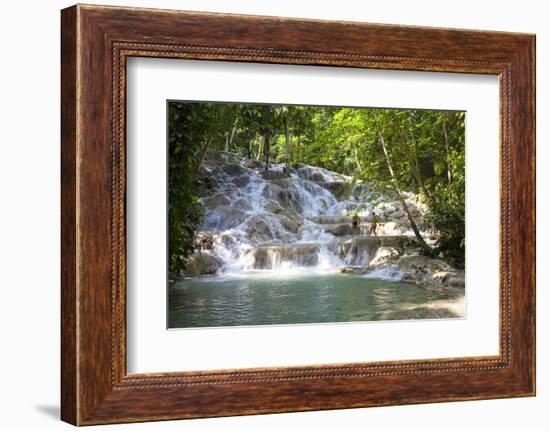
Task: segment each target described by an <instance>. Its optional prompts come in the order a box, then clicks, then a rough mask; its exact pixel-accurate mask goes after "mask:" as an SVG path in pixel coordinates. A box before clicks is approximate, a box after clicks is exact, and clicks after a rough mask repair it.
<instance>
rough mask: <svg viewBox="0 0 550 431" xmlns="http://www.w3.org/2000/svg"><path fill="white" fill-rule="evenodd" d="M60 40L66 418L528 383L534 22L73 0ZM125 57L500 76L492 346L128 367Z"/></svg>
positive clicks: (345, 404)
mask: <svg viewBox="0 0 550 431" xmlns="http://www.w3.org/2000/svg"><path fill="white" fill-rule="evenodd" d="M61 46H62V63H61V70H62V94H61V106H62V115H61V117H62V134H61V136H62V154H61V160H62V184H61V186H62V241H61V243H62V247H61V249H62V295H61V301H62V304H61V306H62V327H61V331H62V346H61V349H62V373H61V374H62V381H61V384H62V400H61V405H62V407H61V415H62V419H63V420H65V421H67V422H70V423H72V424H76V425H88V424H100V423H112V422H137V421H146V420H161V419H176V418H190V417H207V416H223V415H239V414H256V413H272V412H287V411H305V410H318V409H337V408H351V407H365V406H379V405H390V404H411V403H424V402H440V401H449V400H471V399H481V398H501V397H511V396H529V395H534V393H535V172H534V169H535V141H534V139H535V138H534V130H535V126H534V118H535V113H534V110H535V107H534V99H535V87H534V85H535V77H534V73H535V72H534V70H535V37H534V36H533V35H525V34H511V33H497V32H480V31H466V30H448V29H433V28H421V27H401V26H388V25H375V24H362V23H350V22H330V21H311V20H295V19H285V18H272V17H252V16H240V15H218V14H204V13H189V12H176V11H163V10H146V9H130V8H116V7H100V6H80V5H79V6H73V7H71V8H68V9H65V10H63V11H62V32H61ZM129 56H147V57H166V58H185V59H199V60H205V61H207V60H223V61H241V62H262V63H285V64H302V65H333V66H346V67H359V68H379V69H403V70H426V71H445V72H465V73H483V74H495V75H498V76H499V77H500V106H501V196H500V201H501V220H500V225H501V250H500V254H501V265H500V272H501V280H500V304H501V306H500V317H501V319H500V320H501V325H500V326H501V327H500V340H501V341H500V354H499V355H498V356H495V357H485V358H479V357H466V358H443V359H440V360H437V359H433V360H425V361H405V362H382V363H363V364H331V365H326V366H304V367H293V368H267V369H246V370H225V371H208V370H205V371H204V372H185V373H184V372H181V373H157V374H141V375H127V373H126V366H125V364H126V357H125V355H126V350H125V334H126V330H125V297H126V296H125V295H126V285H125V281H126V272H125V271H126V269H125V212H124V211H125V180H126V176H125V151H126V141H125V98H126V88H125V85H126V78H125V77H126V70H125V65H126V59H127V58H128V57H129ZM472 282H473V283H475V280H474V281H472ZM153 288H155V286H153ZM156 288H159V289H162V288H163V286H156ZM476 288H483V286H476Z"/></svg>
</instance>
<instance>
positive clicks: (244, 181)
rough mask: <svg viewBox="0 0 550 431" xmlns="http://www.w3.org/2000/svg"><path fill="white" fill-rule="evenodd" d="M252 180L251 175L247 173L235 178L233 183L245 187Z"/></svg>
mask: <svg viewBox="0 0 550 431" xmlns="http://www.w3.org/2000/svg"><path fill="white" fill-rule="evenodd" d="M249 182H250V177H249V176H247V175H241V176H238V177H235V178H233V184H235V185H236V186H237V187H244V186H246V185H247V184H248V183H249Z"/></svg>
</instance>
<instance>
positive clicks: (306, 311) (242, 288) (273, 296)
mask: <svg viewBox="0 0 550 431" xmlns="http://www.w3.org/2000/svg"><path fill="white" fill-rule="evenodd" d="M168 315H169V319H168V320H169V322H168V326H169V327H170V328H193V327H215V326H244V325H280V324H297V323H323V322H327V323H328V322H355V321H371V320H396V319H399V320H405V319H434V318H459V317H464V289H461V288H447V287H444V288H439V287H438V288H435V287H423V286H418V285H415V284H409V283H402V282H400V281H389V280H380V279H369V278H366V277H365V276H362V275H350V274H328V275H323V274H291V275H284V274H283V275H276V274H275V275H274V274H262V273H260V274H258V273H252V274H240V275H238V276H214V277H200V278H188V279H185V280H182V281H180V282H178V283H176V284H175V285H174V286H172V287H171V288H170V289H169V313H168Z"/></svg>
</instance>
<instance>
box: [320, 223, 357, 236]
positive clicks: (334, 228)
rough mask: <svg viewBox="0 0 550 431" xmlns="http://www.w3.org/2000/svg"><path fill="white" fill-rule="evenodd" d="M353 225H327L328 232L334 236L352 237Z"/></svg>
mask: <svg viewBox="0 0 550 431" xmlns="http://www.w3.org/2000/svg"><path fill="white" fill-rule="evenodd" d="M352 230H353V229H352V225H351V224H349V223H341V224H336V225H327V228H326V229H325V231H326V232H328V233H330V234H332V235H334V236H350V235H351V234H352Z"/></svg>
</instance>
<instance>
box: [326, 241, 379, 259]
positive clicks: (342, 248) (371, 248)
mask: <svg viewBox="0 0 550 431" xmlns="http://www.w3.org/2000/svg"><path fill="white" fill-rule="evenodd" d="M378 247H380V240H379V239H378V238H374V237H352V238H348V239H343V240H339V241H336V242H335V243H333V244H331V245H330V249H332V250H333V251H334V252H335V253H336V254H337V255H338V256H339V257H340V258H341V259H342V260H343V261H344V262H345V263H346V265H348V266H369V263H370V261H371V259H372V258H373V256H374V254H375V253H376V250H377V249H378Z"/></svg>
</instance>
